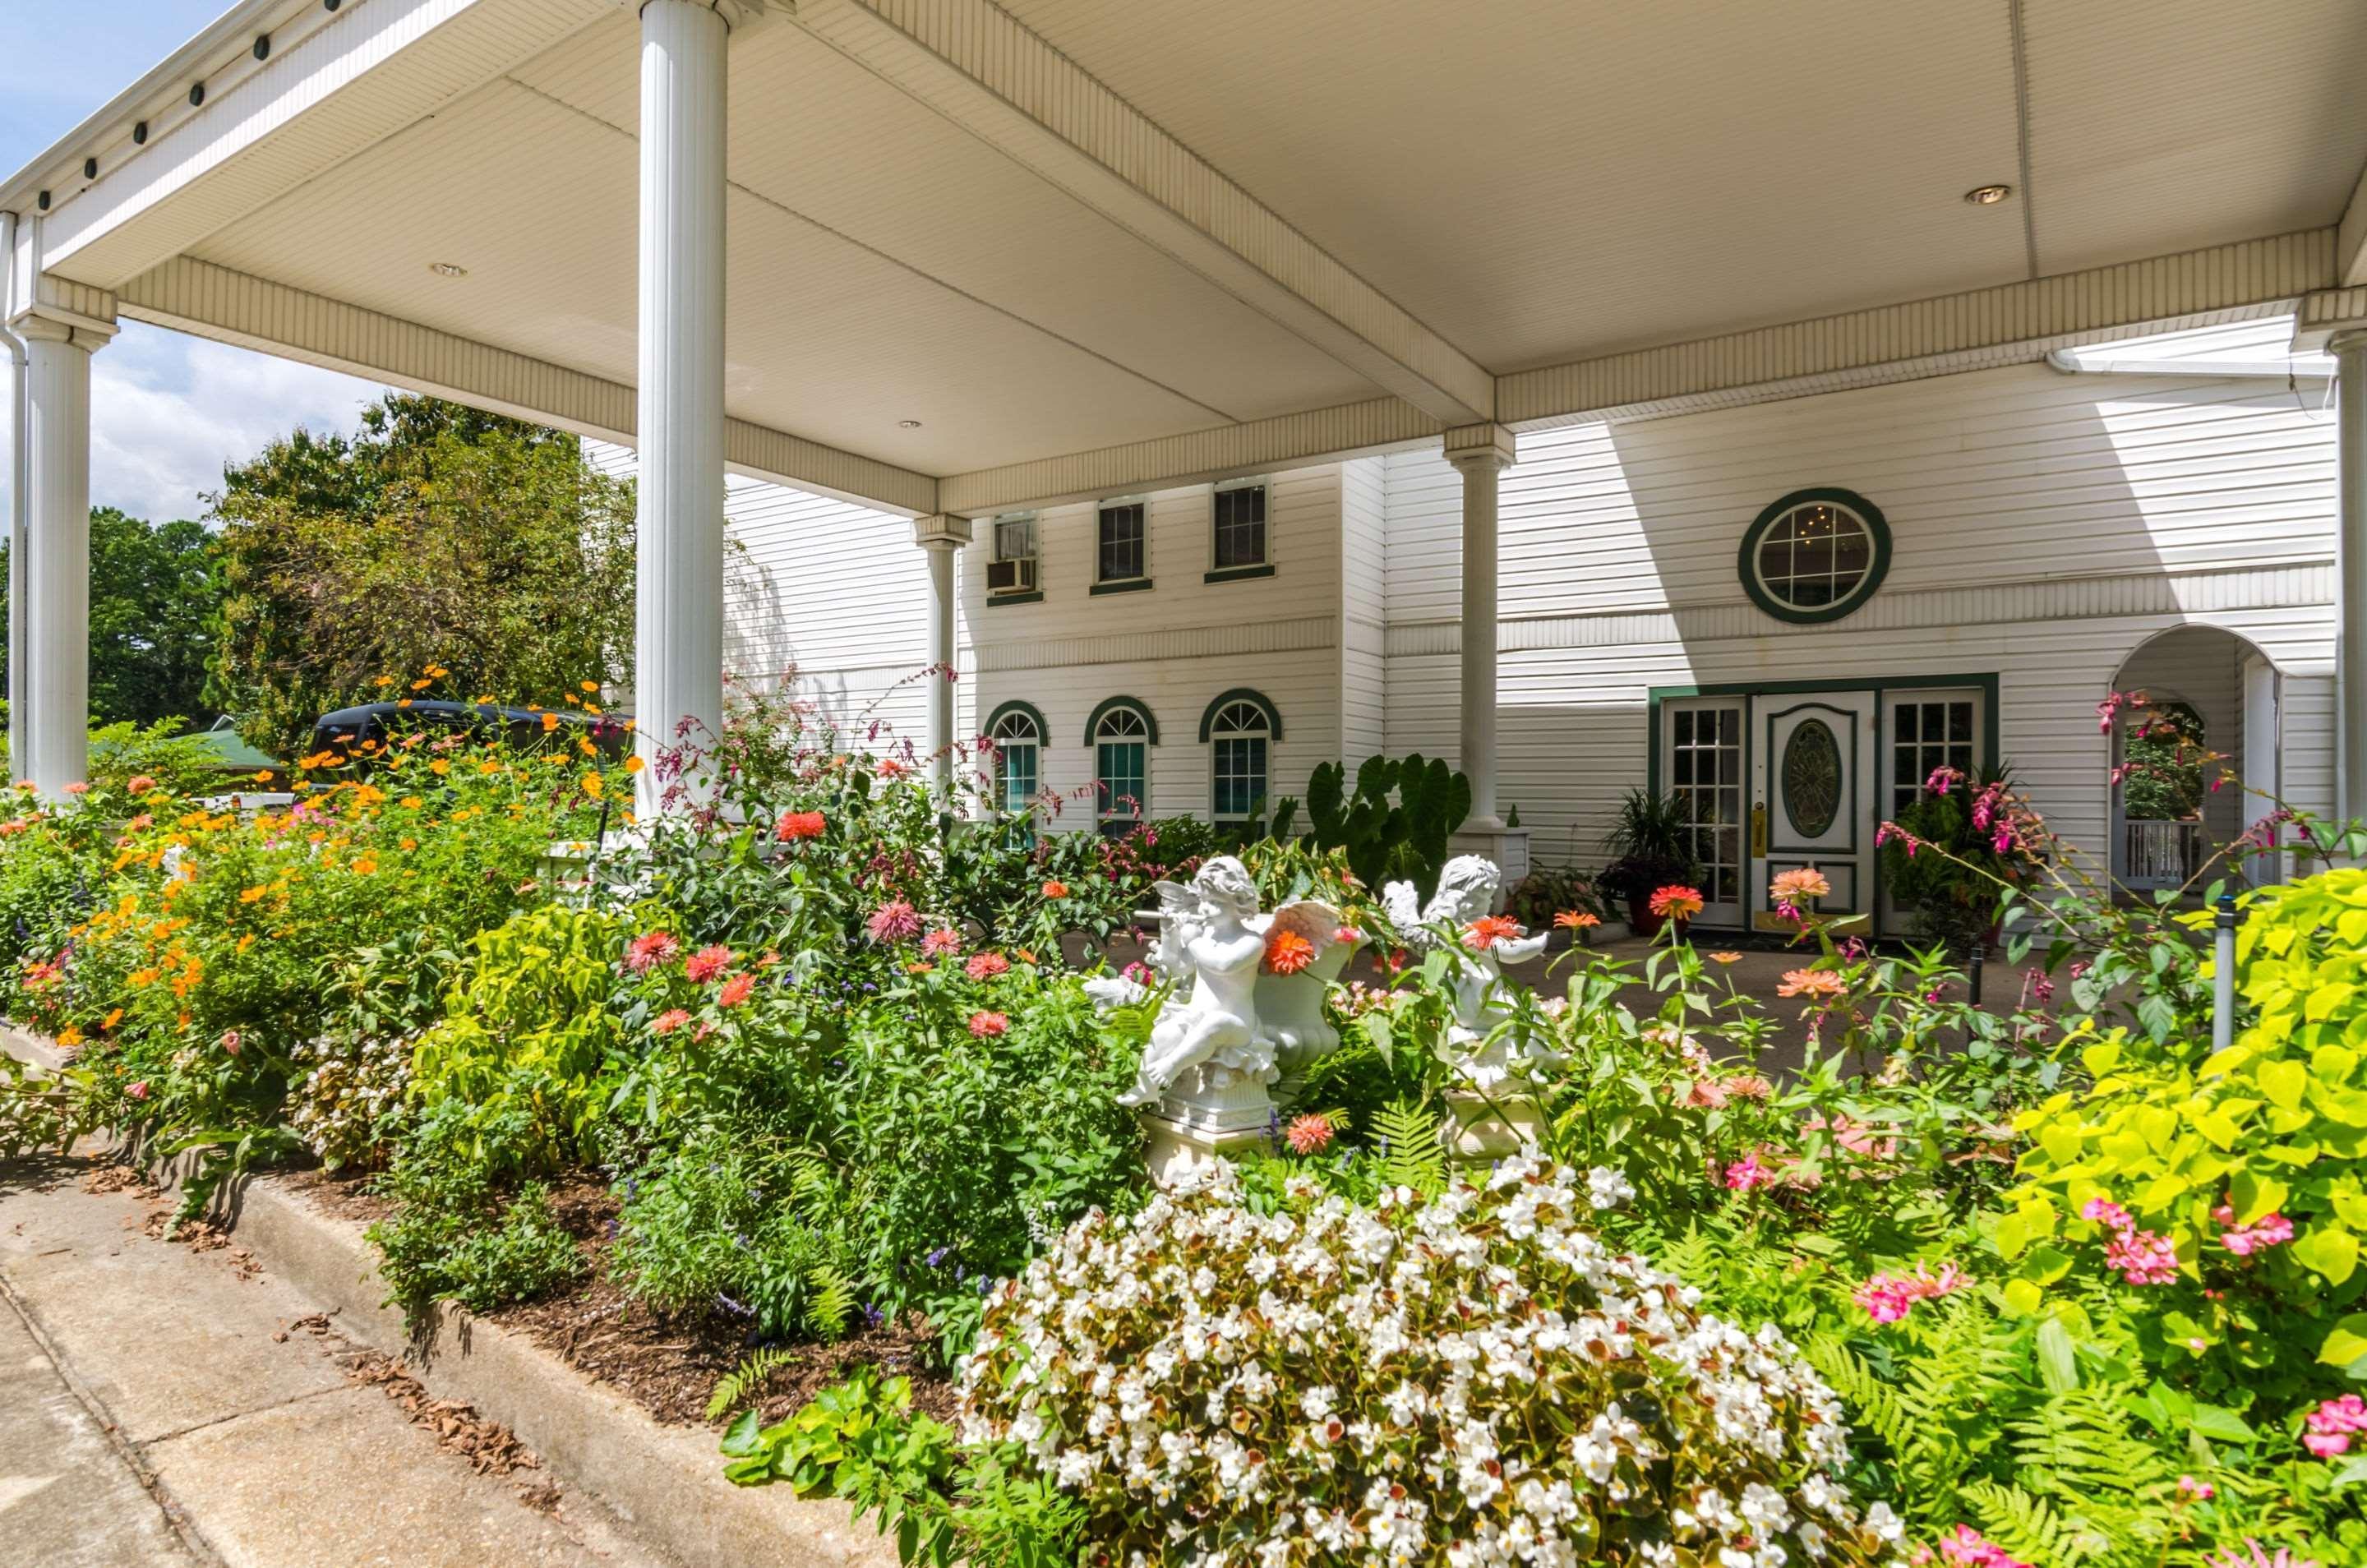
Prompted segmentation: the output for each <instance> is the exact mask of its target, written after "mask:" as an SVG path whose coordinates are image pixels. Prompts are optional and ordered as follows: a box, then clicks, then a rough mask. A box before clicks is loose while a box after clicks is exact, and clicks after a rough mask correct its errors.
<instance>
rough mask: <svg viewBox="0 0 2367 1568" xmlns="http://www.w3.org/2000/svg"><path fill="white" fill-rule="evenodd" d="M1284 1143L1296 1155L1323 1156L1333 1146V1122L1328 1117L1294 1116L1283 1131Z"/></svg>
mask: <svg viewBox="0 0 2367 1568" xmlns="http://www.w3.org/2000/svg"><path fill="white" fill-rule="evenodd" d="M1282 1141H1283V1142H1284V1143H1285V1144H1287V1145H1290V1152H1291V1153H1292V1154H1295V1155H1314V1154H1321V1153H1322V1152H1323V1151H1324V1150H1325V1149H1327V1148H1329V1147H1331V1118H1329V1117H1326V1116H1313V1115H1308V1116H1294V1117H1292V1118H1291V1119H1290V1125H1289V1126H1287V1127H1285V1128H1284V1129H1283V1130H1282Z"/></svg>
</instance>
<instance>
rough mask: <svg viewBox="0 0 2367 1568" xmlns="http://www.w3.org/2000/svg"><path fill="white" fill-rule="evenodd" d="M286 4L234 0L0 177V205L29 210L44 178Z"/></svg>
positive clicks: (202, 69) (245, 41)
mask: <svg viewBox="0 0 2367 1568" xmlns="http://www.w3.org/2000/svg"><path fill="white" fill-rule="evenodd" d="M289 9H291V7H290V6H289V3H288V0H237V4H235V5H233V6H231V8H230V9H229V10H227V11H224V12H223V13H222V14H221V16H219V17H215V18H214V19H213V21H212V22H211V23H210V24H208V26H207V27H206V29H205V30H204V31H203V32H201V33H199V34H198V36H197V37H195V38H193V39H190V40H189V41H188V42H187V43H185V44H183V45H182V46H181V47H180V48H178V49H176V50H175V51H173V52H172V53H170V54H168V55H166V56H165V57H164V60H163V61H162V62H159V63H158V64H157V65H156V66H155V67H154V68H153V69H152V70H150V71H149V72H148V73H147V74H146V75H144V76H142V77H141V78H140V80H138V81H137V82H134V83H132V84H131V85H130V86H129V87H126V88H124V89H123V91H121V92H119V93H118V94H116V95H115V96H113V97H112V98H109V99H108V101H107V103H106V104H105V105H104V106H103V107H100V108H99V109H98V110H97V111H96V113H94V114H91V115H89V116H88V117H86V118H85V119H84V120H83V121H82V123H81V124H79V125H77V126H75V127H74V129H73V130H69V131H67V132H66V133H65V134H64V135H63V136H62V137H60V138H58V140H57V141H53V142H51V144H50V145H49V146H47V147H45V148H43V149H42V150H41V152H40V153H39V154H38V155H37V156H35V157H34V158H33V159H31V160H30V161H29V162H28V163H27V164H25V166H24V167H23V168H21V169H18V170H17V172H16V173H15V174H13V175H9V176H8V178H7V179H6V181H5V182H0V209H6V210H7V211H10V212H27V211H30V210H31V209H32V207H33V204H34V200H35V198H36V197H37V196H38V195H39V193H40V189H41V186H42V182H43V181H44V180H45V179H47V178H48V177H49V176H50V175H52V174H54V173H55V172H56V171H57V170H58V169H59V168H61V167H69V166H71V165H73V164H74V163H76V162H77V161H79V160H80V159H81V158H82V157H84V156H85V149H87V148H88V147H89V146H90V145H91V144H92V143H93V142H94V141H99V140H102V139H104V138H106V137H107V136H108V135H110V134H111V133H112V132H113V131H114V130H115V129H116V128H117V127H118V126H119V125H122V124H123V123H124V122H125V121H127V120H133V119H137V118H140V115H141V110H142V108H144V107H147V106H149V105H150V104H151V103H152V102H153V100H154V99H156V98H158V97H162V96H175V95H177V94H178V93H181V92H186V91H187V88H188V83H189V82H190V80H191V79H192V78H196V77H202V76H204V75H205V74H206V73H207V72H208V68H209V67H210V66H211V65H214V64H218V63H219V62H221V59H223V58H224V57H226V56H232V55H235V54H237V53H239V52H240V51H242V50H243V49H245V48H246V47H247V46H248V45H249V44H251V43H252V42H253V41H254V39H255V33H256V32H258V31H264V30H267V29H266V28H262V27H261V26H260V24H261V23H263V22H264V20H265V19H266V18H267V17H271V16H272V15H274V14H275V13H277V12H282V11H287V10H289Z"/></svg>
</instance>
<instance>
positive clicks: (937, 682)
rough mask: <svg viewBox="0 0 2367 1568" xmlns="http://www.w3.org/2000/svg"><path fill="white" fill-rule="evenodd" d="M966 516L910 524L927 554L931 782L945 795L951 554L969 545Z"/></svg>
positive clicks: (950, 709) (951, 672)
mask: <svg viewBox="0 0 2367 1568" xmlns="http://www.w3.org/2000/svg"><path fill="white" fill-rule="evenodd" d="M969 540H970V527H969V519H968V518H967V517H955V516H950V515H946V514H944V513H939V514H937V515H935V516H930V517H915V518H913V519H912V542H913V543H914V544H916V545H918V546H920V547H922V548H923V549H924V550H926V551H928V552H929V733H928V738H927V751H928V758H929V782H930V783H931V784H934V785H935V786H936V788H937V791H938V794H939V795H944V793H945V791H946V787H947V786H948V785H950V784H952V783H953V776H954V682H955V681H956V680H957V678H958V673H959V672H958V671H957V670H956V669H955V665H954V592H955V589H954V585H955V582H956V580H957V579H956V573H955V571H954V552H955V551H956V550H958V549H960V548H961V547H963V546H964V545H967V544H968V543H969Z"/></svg>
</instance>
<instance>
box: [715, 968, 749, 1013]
mask: <svg viewBox="0 0 2367 1568" xmlns="http://www.w3.org/2000/svg"><path fill="white" fill-rule="evenodd" d="M755 990H756V976H753V975H734V976H731V978H730V979H729V980H726V981H725V982H724V983H723V989H721V990H719V991H718V992H716V993H715V1005H716V1006H717V1007H723V1008H736V1007H738V1006H739V1005H740V1004H741V1003H742V1002H744V1001H746V1000H747V999H748V998H750V997H751V996H753V995H754V994H755Z"/></svg>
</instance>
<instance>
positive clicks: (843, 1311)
mask: <svg viewBox="0 0 2367 1568" xmlns="http://www.w3.org/2000/svg"><path fill="white" fill-rule="evenodd" d="M806 1289H807V1290H808V1291H810V1292H812V1293H811V1294H810V1295H809V1296H808V1297H807V1298H806V1308H805V1325H806V1331H807V1332H808V1333H810V1334H811V1335H813V1336H814V1337H816V1338H818V1339H836V1338H837V1337H840V1336H841V1335H843V1334H844V1333H845V1332H846V1325H847V1323H848V1321H849V1320H851V1319H852V1318H853V1317H854V1316H855V1307H856V1305H857V1304H858V1303H857V1302H856V1298H855V1292H856V1285H855V1280H853V1279H851V1278H850V1277H848V1276H847V1275H846V1274H845V1273H844V1271H842V1270H841V1269H838V1268H837V1267H836V1266H834V1265H832V1264H828V1263H823V1264H819V1265H817V1266H816V1267H815V1268H814V1269H813V1270H812V1271H811V1272H810V1273H809V1274H808V1275H807V1276H806Z"/></svg>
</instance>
